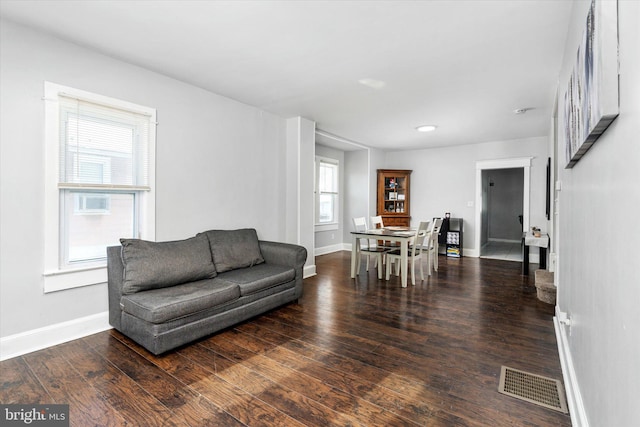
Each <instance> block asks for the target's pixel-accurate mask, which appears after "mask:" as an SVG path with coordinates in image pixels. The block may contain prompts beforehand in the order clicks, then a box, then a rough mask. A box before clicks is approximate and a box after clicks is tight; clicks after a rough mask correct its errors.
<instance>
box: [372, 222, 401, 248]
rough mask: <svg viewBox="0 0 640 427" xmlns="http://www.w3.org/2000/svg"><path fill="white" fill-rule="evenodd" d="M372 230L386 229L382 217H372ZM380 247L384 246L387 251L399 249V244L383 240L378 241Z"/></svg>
mask: <svg viewBox="0 0 640 427" xmlns="http://www.w3.org/2000/svg"><path fill="white" fill-rule="evenodd" d="M371 228H384V222H383V219H382V215H377V216H372V217H371ZM378 246H382V247H383V248H386V249H389V250H391V249H397V248H398V244H397V243H395V242H385V241H383V240H378Z"/></svg>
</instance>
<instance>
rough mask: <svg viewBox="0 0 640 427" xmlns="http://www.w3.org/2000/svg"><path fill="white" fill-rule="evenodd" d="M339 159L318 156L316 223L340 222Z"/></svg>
mask: <svg viewBox="0 0 640 427" xmlns="http://www.w3.org/2000/svg"><path fill="white" fill-rule="evenodd" d="M338 165H339V164H338V161H337V160H333V159H326V158H323V157H316V224H335V223H338V222H339V221H338V216H339V213H338V196H339V191H338Z"/></svg>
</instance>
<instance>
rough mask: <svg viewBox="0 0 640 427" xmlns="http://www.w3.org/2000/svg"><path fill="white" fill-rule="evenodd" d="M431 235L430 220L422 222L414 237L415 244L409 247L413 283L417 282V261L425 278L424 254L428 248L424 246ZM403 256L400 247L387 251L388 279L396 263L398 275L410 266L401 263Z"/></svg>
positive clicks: (422, 276)
mask: <svg viewBox="0 0 640 427" xmlns="http://www.w3.org/2000/svg"><path fill="white" fill-rule="evenodd" d="M428 236H429V222H421V223H420V225H419V226H418V229H417V230H416V234H415V237H414V238H413V246H411V247H410V248H409V249H408V251H409V252H408V259H407V263H410V264H411V284H412V285H415V284H416V263H418V264H419V266H420V279H421V280H424V270H423V268H422V254H423V253H424V251H425V250H426V247H424V242H425V239H427V237H428ZM401 259H402V256H401V255H400V249H395V250H393V251H391V252H387V269H386V276H385V278H386V280H389V277H390V276H391V269H392V268H393V265H394V264H396V276H398V275H400V271H401V270H402V269H403V268H408V266H406V265H401Z"/></svg>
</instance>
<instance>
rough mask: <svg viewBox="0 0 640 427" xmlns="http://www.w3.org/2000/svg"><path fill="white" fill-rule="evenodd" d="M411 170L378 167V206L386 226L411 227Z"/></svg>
mask: <svg viewBox="0 0 640 427" xmlns="http://www.w3.org/2000/svg"><path fill="white" fill-rule="evenodd" d="M411 172H412V171H410V170H400V169H378V208H377V214H378V215H381V216H382V222H383V223H384V225H385V226H403V227H409V224H410V222H411V214H410V212H411V211H410V202H411V193H410V188H411V186H410V182H411V180H410V178H411Z"/></svg>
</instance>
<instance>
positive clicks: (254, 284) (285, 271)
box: [220, 264, 296, 296]
mask: <svg viewBox="0 0 640 427" xmlns="http://www.w3.org/2000/svg"><path fill="white" fill-rule="evenodd" d="M295 277H296V271H295V270H294V269H293V268H290V267H285V266H282V265H276V264H260V265H255V266H253V267H247V268H241V269H236V270H233V271H228V272H226V273H224V274H221V275H220V278H222V279H224V280H226V281H229V282H233V283H237V284H238V286H239V287H240V295H242V296H245V295H250V294H253V293H255V292H259V291H261V290H263V289H268V288H271V287H273V286H278V285H281V284H283V283H286V282H291V286H292V287H293V286H295V281H294V279H295Z"/></svg>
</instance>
